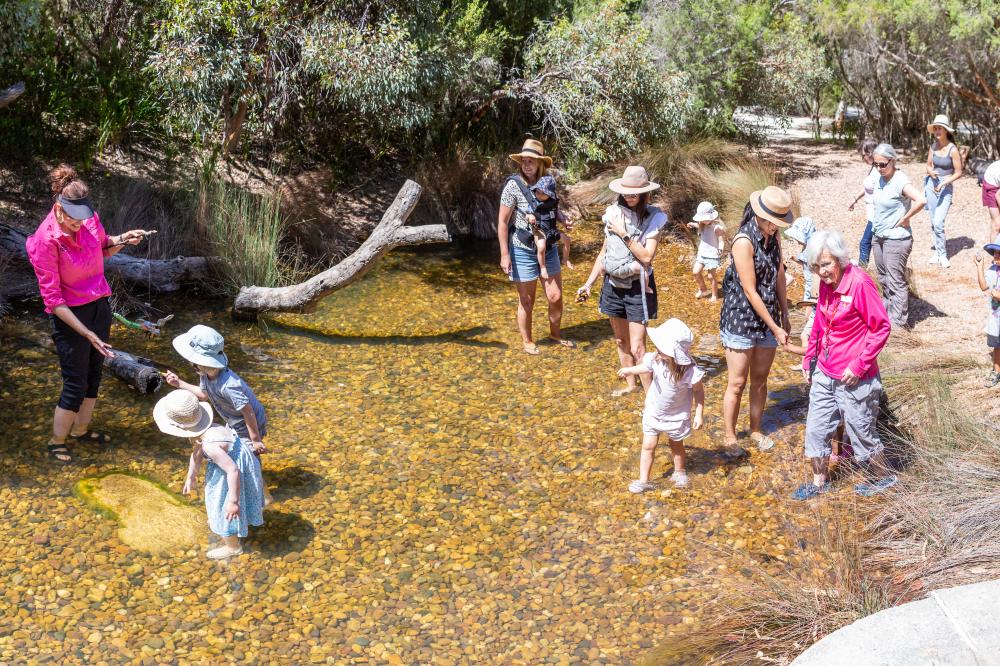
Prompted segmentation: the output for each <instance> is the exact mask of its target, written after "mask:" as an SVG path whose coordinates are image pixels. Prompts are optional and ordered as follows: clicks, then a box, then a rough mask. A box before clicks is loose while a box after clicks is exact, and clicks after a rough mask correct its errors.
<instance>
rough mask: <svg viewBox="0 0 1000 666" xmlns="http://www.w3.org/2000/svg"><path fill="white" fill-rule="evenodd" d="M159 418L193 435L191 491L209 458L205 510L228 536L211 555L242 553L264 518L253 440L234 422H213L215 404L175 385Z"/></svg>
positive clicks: (173, 431)
mask: <svg viewBox="0 0 1000 666" xmlns="http://www.w3.org/2000/svg"><path fill="white" fill-rule="evenodd" d="M153 420H154V421H155V422H156V426H157V427H158V428H159V429H160V430H161V431H162V432H165V433H166V434H168V435H173V436H175V437H184V438H187V439H188V440H190V441H191V446H192V448H191V459H190V463H189V464H188V473H187V478H186V479H185V481H184V489H183V492H184V494H185V495H187V494H188V493H190V492H192V490H193V489H194V483H195V477H196V476H197V474H198V470H199V469H200V468H201V463H202V461H204V460H205V459H206V458H207V459H208V465H207V467H206V469H205V510H206V512H207V513H208V526H209V528H210V529H211V530H212V532H214V533H215V534H217V535H219V536H220V537H222V545H221V546H219V547H218V548H213V549H212V550H210V551H208V553H207V555H208V558H209V559H213V560H222V559H226V558H228V557H233V556H234V555H239V554H240V553H242V552H243V547H242V546H241V545H240V538H242V537H245V536H247V533H248V527H249V526H251V525H253V526H254V527H259V526H260V525H263V524H264V479H263V478H261V475H260V461H259V460H258V459H257V457H256V456H255V455H254V454H253V452H252V451H251V450H250V444H249V442H246V441H244V440H243V439H241V438H240V437H239V436H238V435H237V434H236V433H235V432H234V431H233V430H232V428H227V427H225V426H221V425H216V424H214V423H212V407H211V405H209V404H208V403H207V402H199V401H198V398H196V397H195V396H194V394H193V393H191V392H190V391H184V390H178V391H171V392H170V393H168V394H167V395H166V396H164V397H163V398H161V399H160V400H159V401H158V402H157V403H156V406H155V407H154V408H153Z"/></svg>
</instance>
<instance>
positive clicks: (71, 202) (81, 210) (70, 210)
mask: <svg viewBox="0 0 1000 666" xmlns="http://www.w3.org/2000/svg"><path fill="white" fill-rule="evenodd" d="M56 201H57V202H58V203H59V206H60V207H61V208H62V209H63V212H64V213H66V214H67V215H69V216H70V217H72V218H73V219H74V220H89V219H90V218H92V217H94V207H93V206H91V205H90V199H88V198H87V197H81V198H79V199H67V198H66V197H64V196H63V195H61V194H60V195H59V196H57V197H56Z"/></svg>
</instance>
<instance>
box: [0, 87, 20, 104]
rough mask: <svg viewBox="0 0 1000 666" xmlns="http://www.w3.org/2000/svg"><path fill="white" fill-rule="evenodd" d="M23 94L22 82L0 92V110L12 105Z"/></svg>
mask: <svg viewBox="0 0 1000 666" xmlns="http://www.w3.org/2000/svg"><path fill="white" fill-rule="evenodd" d="M23 94H24V81H20V82H19V83H15V84H14V85H12V86H8V87H6V88H4V89H3V90H0V109H2V108H4V107H5V106H9V105H11V104H13V103H14V102H15V101H16V100H17V98H18V97H20V96H21V95H23Z"/></svg>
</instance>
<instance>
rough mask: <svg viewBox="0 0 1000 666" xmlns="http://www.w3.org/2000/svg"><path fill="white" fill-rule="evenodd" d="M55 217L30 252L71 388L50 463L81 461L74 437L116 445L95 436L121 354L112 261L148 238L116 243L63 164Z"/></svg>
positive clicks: (52, 180)
mask: <svg viewBox="0 0 1000 666" xmlns="http://www.w3.org/2000/svg"><path fill="white" fill-rule="evenodd" d="M49 184H50V186H51V189H52V198H53V199H54V200H55V201H54V203H53V204H52V210H50V211H49V214H48V215H47V216H46V217H45V219H44V220H43V221H42V223H41V224H40V225H38V229H36V230H35V233H33V234H32V235H31V236H29V237H28V240H27V242H26V243H25V249H26V250H27V252H28V259H29V260H30V261H31V265H32V267H33V268H34V269H35V276H36V277H37V278H38V289H39V291H40V292H41V295H42V301H43V302H44V304H45V312H47V313H48V314H49V316H50V318H51V320H52V340H53V341H54V342H55V344H56V351H57V352H58V354H59V367H60V369H61V370H62V378H63V387H62V394H61V395H60V396H59V404H58V406H57V407H56V410H55V414H54V416H53V419H52V438H51V439H50V440H49V443H48V445H47V448H48V453H49V456H50V457H51V458H52V459H54V460H57V461H59V462H61V463H69V462H72V461H73V455H72V454H71V452H70V450H69V448H68V445H67V443H66V437H67V436H69V437H71V438H72V439H75V440H77V441H80V442H89V443H92V444H96V445H97V446H99V447H101V448H102V449H103V448H104V447H105V446H107V445H108V444H109V443H110V442H111V438H110V437H109V436H108V435H106V434H105V433H97V432H94V431H93V430H91V429H90V419H91V417H92V416H93V414H94V406H95V405H96V404H97V392H98V388H99V387H100V385H101V369H102V368H103V367H104V358H105V357H108V358H111V357H113V356H114V352H113V351H111V345H110V344H108V338H109V337H110V335H111V305H110V304H109V303H108V297H109V296H110V295H111V287H110V286H108V281H107V279H106V278H105V277H104V259H105V258H107V257H111V256H114V255H115V254H117V253H118V251H120V250H121V249H122V248H123V247H124V246H125V245H136V244H137V243H139V242H140V241H141V240H142V239H143V238H145V237H146V234H147V232H145V231H142V230H140V229H133V230H132V231H126V232H125V233H123V234H121V235H120V236H108V235H107V234H106V233H105V231H104V227H103V226H102V225H101V220H100V218H98V216H97V213H96V212H94V208H93V206H92V205H91V203H90V190H89V189H88V188H87V184H86V183H84V182H83V181H82V180H81V179H80V178H79V177H77V175H76V171H75V170H74V169H73V168H72V167H70V166H68V165H66V164H60V165H59V166H58V167H56V168H55V169H53V170H52V172H51V173H49Z"/></svg>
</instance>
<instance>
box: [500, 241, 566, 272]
mask: <svg viewBox="0 0 1000 666" xmlns="http://www.w3.org/2000/svg"><path fill="white" fill-rule="evenodd" d="M545 268H546V269H547V270H548V271H549V277H550V278H551V277H555V276H557V275H559V272H560V271H561V270H562V265H561V264H560V263H559V243H552V244H551V245H549V246H547V247H546V248H545ZM540 274H541V273H540V270H539V267H538V255H537V254H536V253H535V251H534V250H526V249H524V248H523V247H519V246H517V245H514V244H513V243H511V245H510V280H511V282H533V281H535V280H537V279H538V276H539V275H540Z"/></svg>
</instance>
